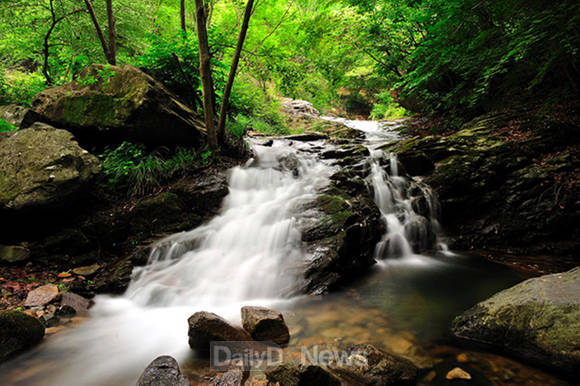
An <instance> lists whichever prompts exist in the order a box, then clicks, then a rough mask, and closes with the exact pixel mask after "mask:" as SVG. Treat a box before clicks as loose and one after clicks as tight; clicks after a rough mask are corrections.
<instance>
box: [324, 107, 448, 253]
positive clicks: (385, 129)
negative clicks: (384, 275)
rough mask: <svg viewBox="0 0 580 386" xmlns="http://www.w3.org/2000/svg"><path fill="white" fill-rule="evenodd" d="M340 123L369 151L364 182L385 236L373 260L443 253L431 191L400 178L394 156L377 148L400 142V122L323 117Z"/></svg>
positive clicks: (437, 213) (415, 181) (424, 186)
mask: <svg viewBox="0 0 580 386" xmlns="http://www.w3.org/2000/svg"><path fill="white" fill-rule="evenodd" d="M324 119H328V120H332V121H338V122H342V123H344V124H345V125H347V126H349V127H352V128H354V129H357V130H360V131H362V132H364V133H365V138H366V143H365V144H366V146H367V148H368V149H369V152H370V157H369V165H370V173H369V176H368V177H367V180H368V182H369V183H370V185H371V186H372V188H373V192H374V201H375V203H376V205H377V207H378V208H379V210H380V211H381V215H382V217H383V222H384V223H385V225H386V228H387V232H386V233H385V234H384V235H383V237H382V240H381V241H380V242H379V243H378V244H377V246H376V249H375V259H376V260H377V261H379V262H380V261H382V260H383V259H386V258H392V257H400V258H406V259H408V260H409V261H417V259H418V255H417V254H418V253H420V252H423V251H425V250H428V249H439V250H441V251H445V252H446V251H447V250H448V249H447V246H446V244H445V243H444V241H443V240H442V239H441V237H440V233H441V232H440V225H439V221H438V217H439V211H440V208H439V203H438V201H437V198H436V196H435V195H434V193H433V192H432V191H431V189H430V188H429V187H428V186H427V185H425V184H423V183H422V182H421V181H420V179H417V178H409V177H406V176H404V175H402V173H401V171H400V170H399V169H400V165H399V162H398V160H397V156H396V155H395V154H393V153H387V152H385V151H383V150H381V149H380V148H381V147H383V146H384V145H385V144H388V143H390V142H394V141H398V140H400V139H401V136H400V134H399V132H398V131H397V130H396V129H397V128H398V127H400V126H401V125H402V124H403V122H404V120H397V121H386V122H377V121H358V120H346V119H341V118H331V117H324Z"/></svg>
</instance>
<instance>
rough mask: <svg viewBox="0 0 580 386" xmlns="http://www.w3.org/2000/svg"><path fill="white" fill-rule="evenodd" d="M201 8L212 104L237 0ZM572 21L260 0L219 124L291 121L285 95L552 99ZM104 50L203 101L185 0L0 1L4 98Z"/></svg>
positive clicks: (393, 111)
mask: <svg viewBox="0 0 580 386" xmlns="http://www.w3.org/2000/svg"><path fill="white" fill-rule="evenodd" d="M87 4H90V5H91V6H92V8H93V10H94V17H95V18H96V19H97V20H98V22H99V24H100V27H101V32H100V34H101V35H102V36H101V37H100V36H99V33H98V30H96V29H95V23H94V20H93V19H92V16H91V13H90V12H89V11H88V7H87ZM206 7H207V11H206V12H207V17H208V23H207V24H208V31H209V40H210V46H211V47H210V48H211V55H212V66H213V67H212V70H213V78H214V82H215V89H216V92H217V95H216V98H217V103H218V105H219V100H220V98H221V95H220V93H221V92H222V90H223V89H224V86H225V82H226V80H227V75H228V71H229V66H230V63H231V57H232V55H233V52H234V48H235V45H236V40H237V34H238V31H239V29H240V25H241V23H242V19H243V14H244V7H245V2H244V1H239V0H210V1H206ZM579 26H580V4H579V3H578V2H577V1H573V0H566V1H559V2H554V1H546V0H505V1H501V2H498V1H486V0H465V1H458V0H330V1H328V0H326V1H322V0H291V1H287V0H286V1H282V0H261V1H260V0H259V1H256V2H255V5H254V12H253V15H252V20H251V23H250V30H249V33H248V37H247V40H246V42H245V46H244V50H243V52H242V57H241V64H240V70H239V75H238V78H237V80H236V83H235V85H234V89H233V95H232V100H231V103H230V105H231V109H230V113H229V121H228V129H229V131H230V132H232V133H234V134H237V135H241V134H242V133H243V132H244V130H246V129H248V128H250V127H251V128H255V129H257V130H258V131H263V132H272V133H286V132H288V128H287V126H286V124H285V122H284V119H283V118H282V116H281V114H280V106H279V99H278V97H280V96H285V97H291V98H299V99H306V100H309V101H312V102H313V103H314V105H315V106H316V107H317V108H319V109H321V110H322V111H324V112H327V113H336V114H342V115H345V114H347V115H350V116H363V117H369V116H370V117H371V118H373V119H384V118H396V117H401V116H405V115H409V114H412V113H420V114H424V115H437V116H445V117H448V118H450V119H449V120H448V121H449V125H451V126H456V125H459V124H460V123H461V122H463V121H465V120H466V119H468V118H470V117H473V116H475V115H477V114H481V113H484V112H486V111H490V110H492V109H497V108H498V107H504V106H506V105H507V104H509V105H512V104H515V103H527V102H533V103H537V102H541V104H542V105H544V106H548V107H547V108H550V107H549V106H553V105H557V104H560V103H563V102H566V101H570V100H574V99H577V97H578V89H579V84H578V79H580V74H579V68H578V65H579V63H578V47H579V46H580V44H579V43H580V30H579ZM103 38H104V39H103ZM111 55H113V56H114V62H115V63H118V64H124V63H129V64H134V65H136V66H139V67H141V68H143V69H145V70H146V71H147V72H149V73H151V74H152V75H154V76H155V77H157V78H158V79H160V80H162V81H163V82H164V83H165V84H166V86H168V87H169V88H170V89H171V90H173V91H174V92H175V93H177V94H179V95H180V96H181V97H183V98H184V100H186V101H187V102H188V103H189V104H190V105H191V106H193V107H194V108H197V109H198V110H200V109H201V103H200V101H201V85H200V78H199V53H198V43H197V35H196V33H195V4H194V2H193V1H182V0H102V1H101V0H92V1H87V0H85V1H79V0H14V1H3V2H2V3H1V4H0V104H7V103H18V104H24V105H26V104H29V103H30V100H31V98H32V96H33V95H35V94H36V93H38V92H40V91H42V90H43V89H45V88H46V87H48V86H50V85H59V84H63V83H66V82H70V81H71V80H75V79H77V78H78V76H79V73H80V71H81V70H82V69H83V68H85V67H86V66H88V65H90V64H92V63H106V62H109V63H111ZM0 125H3V127H4V130H6V129H7V128H6V125H5V124H2V123H0Z"/></svg>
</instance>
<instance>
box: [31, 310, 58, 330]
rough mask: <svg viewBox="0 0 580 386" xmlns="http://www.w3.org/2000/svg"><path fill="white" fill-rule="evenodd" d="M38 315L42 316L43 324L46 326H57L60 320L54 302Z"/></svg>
mask: <svg viewBox="0 0 580 386" xmlns="http://www.w3.org/2000/svg"><path fill="white" fill-rule="evenodd" d="M36 316H38V317H39V318H40V320H41V321H42V324H44V325H45V326H46V327H52V326H55V325H56V324H57V323H58V321H59V318H58V315H57V309H56V306H55V305H53V304H50V305H49V306H47V307H46V308H45V309H44V310H43V311H40V312H38V313H37V314H36Z"/></svg>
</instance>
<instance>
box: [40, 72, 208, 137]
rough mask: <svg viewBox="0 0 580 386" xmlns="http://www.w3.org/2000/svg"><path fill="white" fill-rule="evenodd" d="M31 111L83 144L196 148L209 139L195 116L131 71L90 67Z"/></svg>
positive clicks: (157, 85)
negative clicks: (67, 132)
mask: <svg viewBox="0 0 580 386" xmlns="http://www.w3.org/2000/svg"><path fill="white" fill-rule="evenodd" d="M32 108H33V109H34V111H36V112H37V113H38V114H40V115H42V116H43V119H44V120H46V121H47V122H50V123H52V124H54V125H55V126H58V127H62V128H66V129H67V130H70V131H72V132H73V133H74V134H75V135H76V136H77V137H78V138H80V139H81V141H82V142H91V143H93V142H95V143H98V144H103V143H104V144H106V143H112V142H115V141H119V140H130V141H137V142H144V143H150V144H152V145H157V146H158V145H195V144H198V143H200V141H201V140H202V139H203V138H204V136H205V126H204V124H203V122H202V121H201V120H200V119H199V117H198V116H197V114H196V113H195V112H194V111H193V110H191V109H190V108H189V107H188V106H186V105H185V104H183V103H182V102H181V101H180V100H179V99H178V98H177V96H175V95H174V94H172V93H171V92H170V91H169V90H167V89H166V88H165V87H164V86H163V85H162V84H161V83H160V82H158V81H157V80H155V79H153V78H152V77H151V76H149V75H148V74H146V73H144V72H143V71H141V70H140V69H139V68H137V67H134V66H130V65H125V66H122V67H118V66H104V65H96V64H95V65H92V66H90V67H88V68H86V69H85V70H84V71H83V72H82V73H81V76H80V79H79V80H78V81H77V82H73V83H70V84H67V85H64V86H59V87H52V88H50V89H47V90H45V91H43V92H41V93H40V94H38V95H36V96H35V97H34V99H33V100H32Z"/></svg>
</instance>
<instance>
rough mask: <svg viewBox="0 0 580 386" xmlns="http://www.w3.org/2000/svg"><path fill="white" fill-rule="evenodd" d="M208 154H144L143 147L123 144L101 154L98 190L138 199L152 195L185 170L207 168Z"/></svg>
mask: <svg viewBox="0 0 580 386" xmlns="http://www.w3.org/2000/svg"><path fill="white" fill-rule="evenodd" d="M211 156H212V153H211V151H209V150H207V151H196V150H193V149H185V148H178V149H176V150H175V151H169V149H166V148H162V149H158V150H155V151H152V152H148V151H147V150H146V148H145V146H143V145H140V144H134V143H131V142H123V143H122V144H121V145H120V146H118V147H116V148H110V149H107V150H105V152H104V153H103V154H101V156H100V158H101V159H102V160H103V172H102V176H103V178H102V181H101V182H100V187H101V188H102V189H105V190H107V191H109V192H110V193H113V194H125V195H129V196H139V195H145V194H149V193H152V192H154V191H155V190H156V189H158V188H160V187H161V186H162V185H164V184H165V183H167V182H169V181H170V180H172V179H174V178H176V177H179V176H182V175H185V174H186V173H187V172H188V171H189V170H192V169H195V168H198V167H201V166H203V165H207V164H208V163H209V161H210V158H211Z"/></svg>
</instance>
